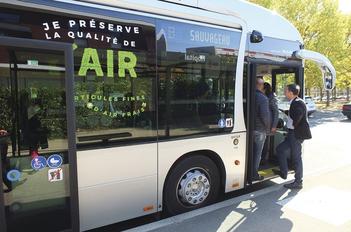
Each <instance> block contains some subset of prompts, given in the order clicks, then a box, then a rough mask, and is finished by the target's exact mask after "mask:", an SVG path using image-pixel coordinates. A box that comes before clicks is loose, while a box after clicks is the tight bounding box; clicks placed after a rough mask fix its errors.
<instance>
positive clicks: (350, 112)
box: [342, 102, 351, 120]
mask: <svg viewBox="0 0 351 232" xmlns="http://www.w3.org/2000/svg"><path fill="white" fill-rule="evenodd" d="M342 113H343V114H344V115H345V116H346V117H347V118H348V119H350V120H351V102H350V103H349V104H345V105H343V106H342Z"/></svg>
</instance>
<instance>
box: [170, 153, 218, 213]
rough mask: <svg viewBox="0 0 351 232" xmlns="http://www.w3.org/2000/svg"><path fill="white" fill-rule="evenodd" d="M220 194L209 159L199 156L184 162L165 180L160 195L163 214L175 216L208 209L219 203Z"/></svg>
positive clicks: (213, 164) (216, 171)
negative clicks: (199, 209)
mask: <svg viewBox="0 0 351 232" xmlns="http://www.w3.org/2000/svg"><path fill="white" fill-rule="evenodd" d="M194 179H196V182H198V184H196V182H194ZM206 179H207V180H208V182H207V181H206ZM189 184H190V186H191V187H189ZM207 185H209V187H207ZM194 188H195V189H194ZM188 190H189V191H188ZM219 190H220V175H219V172H218V168H217V166H216V164H215V163H214V162H213V161H212V160H211V159H210V158H208V157H206V156H201V155H196V156H191V157H189V158H186V159H184V160H182V161H180V162H179V163H178V164H177V165H176V166H175V167H174V168H173V169H172V170H171V173H170V174H169V176H168V178H167V180H166V183H165V187H164V194H163V196H164V206H165V212H166V213H167V215H177V214H180V213H185V212H188V211H191V210H194V209H198V208H201V207H204V206H206V205H209V204H211V203H213V202H215V201H216V200H217V199H218V196H219ZM206 191H207V194H206ZM186 194H189V195H186ZM191 194H193V195H191ZM184 196H186V197H184ZM185 198H186V199H185ZM190 198H191V199H192V200H191V201H189V199H190ZM201 198H202V199H201Z"/></svg>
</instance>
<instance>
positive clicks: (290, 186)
mask: <svg viewBox="0 0 351 232" xmlns="http://www.w3.org/2000/svg"><path fill="white" fill-rule="evenodd" d="M284 187H285V188H288V189H302V187H303V186H302V182H293V183H290V184H285V185H284Z"/></svg>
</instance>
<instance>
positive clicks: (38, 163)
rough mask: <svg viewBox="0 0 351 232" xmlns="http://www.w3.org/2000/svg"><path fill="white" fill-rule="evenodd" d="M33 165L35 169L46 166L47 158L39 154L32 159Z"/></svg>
mask: <svg viewBox="0 0 351 232" xmlns="http://www.w3.org/2000/svg"><path fill="white" fill-rule="evenodd" d="M31 166H32V168H33V169H34V170H36V171H38V170H41V169H43V168H45V167H46V159H45V157H44V156H37V157H35V158H34V159H32V162H31Z"/></svg>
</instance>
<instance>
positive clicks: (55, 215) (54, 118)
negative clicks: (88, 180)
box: [0, 37, 79, 232]
mask: <svg viewBox="0 0 351 232" xmlns="http://www.w3.org/2000/svg"><path fill="white" fill-rule="evenodd" d="M72 64H73V53H72V46H71V45H68V44H65V43H57V42H47V41H39V40H31V39H18V38H9V37H0V104H1V112H0V114H1V115H0V129H1V138H0V147H1V162H0V167H1V170H2V171H1V174H0V176H1V182H0V183H1V189H0V201H1V202H0V230H1V231H7V232H14V231H62V230H67V231H78V230H79V223H78V218H79V217H78V200H77V195H78V194H77V178H76V157H75V134H74V106H73V67H72Z"/></svg>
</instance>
